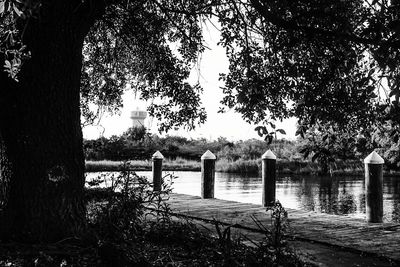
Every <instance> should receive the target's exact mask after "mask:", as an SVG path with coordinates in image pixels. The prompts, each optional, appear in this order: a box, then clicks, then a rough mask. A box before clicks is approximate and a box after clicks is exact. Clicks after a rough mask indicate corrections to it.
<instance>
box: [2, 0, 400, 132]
mask: <svg viewBox="0 0 400 267" xmlns="http://www.w3.org/2000/svg"><path fill="white" fill-rule="evenodd" d="M41 2H42V1H26V2H24V1H20V0H6V1H4V0H2V1H0V3H1V5H0V18H1V22H2V24H1V25H3V26H2V27H1V28H0V35H1V38H2V40H5V41H2V43H1V49H2V52H3V53H6V55H7V57H6V61H5V64H6V71H7V72H8V73H9V74H10V76H11V77H13V78H17V73H18V66H20V65H21V62H22V60H21V59H22V58H23V57H24V56H25V55H27V53H26V52H25V51H29V48H28V49H26V48H25V47H23V44H22V42H21V40H22V39H21V37H18V36H20V35H21V34H20V33H21V31H20V28H18V27H17V26H16V25H17V23H15V22H16V21H18V20H22V21H24V20H26V18H28V17H31V16H34V14H35V13H37V12H40V3H41ZM83 2H87V1H83ZM104 3H105V4H106V8H105V11H104V12H103V13H104V14H103V15H102V16H101V17H99V18H98V19H97V20H96V23H95V25H94V26H93V27H92V30H91V32H90V33H89V34H88V36H87V37H86V39H85V45H84V49H83V55H84V61H83V68H82V82H81V95H82V109H83V114H85V115H87V117H88V118H89V119H93V118H94V116H93V115H96V111H95V112H93V109H92V107H93V106H92V105H91V104H93V103H94V104H96V105H99V106H101V107H103V108H105V109H106V110H109V111H115V110H116V109H117V108H118V107H119V106H120V105H121V94H122V93H123V90H124V88H126V86H127V85H130V87H131V88H133V89H134V90H137V92H139V93H140V96H141V97H142V98H143V99H145V100H149V99H153V101H154V102H153V104H152V105H151V106H150V107H149V111H150V114H151V115H153V116H155V117H156V118H158V119H160V120H161V121H162V123H161V125H160V128H161V130H168V129H170V128H173V127H178V126H182V125H186V126H187V127H188V128H190V129H191V128H193V127H194V126H195V124H196V122H203V121H204V120H205V119H206V115H205V111H204V109H202V108H201V107H200V105H201V103H200V94H201V88H200V86H199V85H190V84H188V83H187V82H186V81H187V78H188V76H189V73H190V70H191V68H193V66H194V63H195V61H196V60H197V59H198V55H199V53H201V52H202V51H203V50H204V44H203V38H202V25H203V23H204V22H205V21H206V20H209V19H210V18H212V17H215V18H217V19H218V21H219V25H220V30H221V36H222V37H221V42H220V44H221V45H223V46H224V47H225V48H226V53H227V56H228V58H229V72H228V73H226V74H222V75H221V79H222V80H223V81H224V82H225V86H224V87H223V92H224V93H225V96H224V98H223V99H222V104H223V105H224V106H225V108H230V109H234V110H236V111H238V112H240V113H241V114H242V115H243V117H244V119H246V120H248V121H251V122H254V123H266V122H270V121H271V120H278V119H283V118H287V117H290V116H296V117H298V118H299V125H300V132H303V133H304V132H305V131H307V129H309V128H310V127H312V126H314V125H316V124H318V125H321V124H327V123H334V124H336V125H337V127H341V126H343V125H352V126H351V127H353V128H360V127H363V129H367V128H368V127H370V126H371V125H374V124H375V123H376V122H377V121H385V122H389V123H391V124H392V125H391V127H390V129H393V130H398V125H400V119H399V117H400V116H398V114H399V108H400V107H399V96H400V82H399V81H400V78H399V77H400V76H399V64H398V60H399V47H400V40H399V38H400V37H399V36H400V19H399V14H400V12H399V11H400V10H399V9H400V5H399V1H398V0H392V1H388V0H381V1H376V0H351V1H347V0H346V1H344V0H340V1H339V0H317V1H305V0H295V1H291V0H290V1H289V0H269V1H260V0H241V1H234V0H201V1H172V0H142V1H128V0H126V1H104ZM92 4H93V5H95V4H94V3H92ZM1 7H3V8H1ZM7 36H13V40H14V41H13V42H12V41H10V40H11V39H10V38H7ZM10 62H11V63H10ZM10 64H11V65H10ZM10 66H11V67H10ZM225 108H222V109H221V111H224V109H225Z"/></svg>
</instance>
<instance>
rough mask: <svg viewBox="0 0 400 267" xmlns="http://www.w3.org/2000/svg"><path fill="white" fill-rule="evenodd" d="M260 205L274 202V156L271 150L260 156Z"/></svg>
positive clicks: (266, 205)
mask: <svg viewBox="0 0 400 267" xmlns="http://www.w3.org/2000/svg"><path fill="white" fill-rule="evenodd" d="M261 159H262V205H263V206H264V207H268V206H271V205H273V204H274V202H275V190H276V156H275V155H274V153H272V151H271V150H268V151H267V152H265V153H264V154H263V155H262V157H261Z"/></svg>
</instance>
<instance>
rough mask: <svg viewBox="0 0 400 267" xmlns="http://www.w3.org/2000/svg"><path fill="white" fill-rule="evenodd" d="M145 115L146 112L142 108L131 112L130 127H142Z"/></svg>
mask: <svg viewBox="0 0 400 267" xmlns="http://www.w3.org/2000/svg"><path fill="white" fill-rule="evenodd" d="M146 117H147V112H146V111H143V110H139V108H137V109H136V110H134V111H132V112H131V119H132V127H144V119H146Z"/></svg>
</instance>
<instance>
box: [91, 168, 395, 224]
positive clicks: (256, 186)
mask: <svg viewBox="0 0 400 267" xmlns="http://www.w3.org/2000/svg"><path fill="white" fill-rule="evenodd" d="M165 173H173V174H174V175H175V176H177V178H176V179H175V180H174V184H173V192H176V193H183V194H189V195H196V196H200V190H201V189H200V181H201V173H200V172H179V171H178V172H165ZM98 174H99V173H88V174H87V179H88V180H89V179H90V178H91V177H95V176H97V175H98ZM137 174H138V175H141V176H146V177H148V178H149V179H150V180H151V179H152V173H151V172H150V171H148V172H138V173H137ZM364 184H365V183H364V177H345V176H342V177H316V176H293V175H292V176H287V175H284V176H279V177H277V184H276V198H277V199H278V200H279V201H280V202H281V203H282V204H283V206H284V207H286V208H292V209H301V210H307V211H316V212H322V213H331V214H339V215H347V216H353V217H359V218H364V217H365V196H364ZM261 193H262V188H261V177H259V176H243V175H241V174H232V173H221V172H217V173H216V174H215V197H216V198H220V199H226V200H234V201H238V202H244V203H254V204H261ZM383 193H384V195H383V201H384V202H383V206H384V221H386V222H400V177H384V183H383Z"/></svg>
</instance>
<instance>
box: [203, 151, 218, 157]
mask: <svg viewBox="0 0 400 267" xmlns="http://www.w3.org/2000/svg"><path fill="white" fill-rule="evenodd" d="M201 159H217V157H216V156H215V155H214V154H213V153H212V152H211V151H210V150H207V151H206V152H205V153H204V154H203V156H201Z"/></svg>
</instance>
